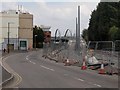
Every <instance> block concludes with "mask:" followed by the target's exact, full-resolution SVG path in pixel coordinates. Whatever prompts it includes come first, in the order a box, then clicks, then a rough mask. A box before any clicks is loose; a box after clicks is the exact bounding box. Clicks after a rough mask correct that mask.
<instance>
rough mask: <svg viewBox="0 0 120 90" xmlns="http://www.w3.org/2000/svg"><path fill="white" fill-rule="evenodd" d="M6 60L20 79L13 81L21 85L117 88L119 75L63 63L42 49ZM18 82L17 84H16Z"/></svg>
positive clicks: (31, 86)
mask: <svg viewBox="0 0 120 90" xmlns="http://www.w3.org/2000/svg"><path fill="white" fill-rule="evenodd" d="M5 62H6V63H7V64H8V65H9V67H8V69H9V68H11V69H12V70H14V71H15V72H16V73H17V75H19V77H21V79H18V80H19V81H17V82H10V83H13V84H14V85H13V84H10V85H12V87H13V86H14V87H18V88H118V77H117V76H116V75H113V76H108V75H99V74H98V73H97V72H96V71H92V70H84V71H82V70H80V67H76V66H64V64H63V63H56V62H54V61H50V60H48V59H44V58H43V57H42V50H39V51H32V52H24V53H18V54H16V55H12V56H9V57H8V58H7V59H6V60H5ZM16 83H17V84H16Z"/></svg>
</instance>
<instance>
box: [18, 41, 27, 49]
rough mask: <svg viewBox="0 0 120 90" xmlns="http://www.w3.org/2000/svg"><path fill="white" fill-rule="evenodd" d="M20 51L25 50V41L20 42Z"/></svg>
mask: <svg viewBox="0 0 120 90" xmlns="http://www.w3.org/2000/svg"><path fill="white" fill-rule="evenodd" d="M20 49H21V50H27V41H20Z"/></svg>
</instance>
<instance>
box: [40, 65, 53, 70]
mask: <svg viewBox="0 0 120 90" xmlns="http://www.w3.org/2000/svg"><path fill="white" fill-rule="evenodd" d="M40 66H41V67H42V68H45V69H48V70H51V71H55V70H54V69H51V68H48V67H45V66H43V65H40Z"/></svg>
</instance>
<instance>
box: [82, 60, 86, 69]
mask: <svg viewBox="0 0 120 90" xmlns="http://www.w3.org/2000/svg"><path fill="white" fill-rule="evenodd" d="M86 69H87V66H86V63H85V58H84V59H83V65H82V67H81V70H86Z"/></svg>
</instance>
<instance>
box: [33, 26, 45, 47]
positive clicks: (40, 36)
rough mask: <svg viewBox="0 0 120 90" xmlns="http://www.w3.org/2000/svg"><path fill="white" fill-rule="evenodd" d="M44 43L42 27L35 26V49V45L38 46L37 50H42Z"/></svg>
mask: <svg viewBox="0 0 120 90" xmlns="http://www.w3.org/2000/svg"><path fill="white" fill-rule="evenodd" d="M35 35H36V37H35ZM43 42H44V32H43V30H42V29H41V28H40V27H37V26H35V27H34V28H33V47H34V48H35V44H36V48H42V47H43Z"/></svg>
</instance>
